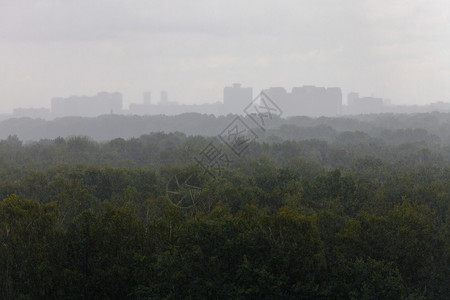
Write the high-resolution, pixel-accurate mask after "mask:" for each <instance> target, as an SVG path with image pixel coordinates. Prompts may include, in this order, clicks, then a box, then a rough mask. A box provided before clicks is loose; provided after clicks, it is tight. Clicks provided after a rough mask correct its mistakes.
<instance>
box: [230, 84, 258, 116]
mask: <svg viewBox="0 0 450 300" xmlns="http://www.w3.org/2000/svg"><path fill="white" fill-rule="evenodd" d="M252 100H253V89H252V88H250V87H246V88H243V87H241V84H239V83H234V84H233V86H227V87H225V88H224V89H223V109H224V112H223V113H224V114H228V113H234V114H241V113H242V111H243V110H244V109H245V107H246V106H247V105H248V104H249V103H251V102H252Z"/></svg>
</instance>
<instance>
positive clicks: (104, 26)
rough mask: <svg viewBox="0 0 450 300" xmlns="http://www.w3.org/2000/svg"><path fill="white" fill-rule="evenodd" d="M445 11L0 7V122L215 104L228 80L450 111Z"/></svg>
mask: <svg viewBox="0 0 450 300" xmlns="http://www.w3.org/2000/svg"><path fill="white" fill-rule="evenodd" d="M449 13H450V1H448V0H427V1H425V0H423V1H422V0H410V1H407V0H403V1H400V0H388V1H385V0H373V1H372V0H342V1H337V0H301V1H299V0H292V1H289V0H278V1H261V0H259V1H244V0H240V1H234V0H227V1H225V0H224V1H219V0H201V1H197V0H191V1H186V0H164V1H163V0H161V1H151V0H142V1H138V0H126V1H118V0H66V1H56V0H53V1H52V0H47V1H43V0H29V1H26V0H11V1H6V0H0V93H1V94H0V97H1V98H0V99H1V102H0V112H10V111H11V110H12V109H13V108H14V107H49V105H50V98H52V97H54V96H63V97H67V96H70V95H92V94H95V93H97V92H98V91H111V92H112V91H119V92H122V93H123V95H124V102H125V104H126V105H127V104H129V103H132V102H141V101H142V92H143V91H146V90H150V91H152V101H153V102H157V101H158V100H159V99H157V98H159V91H160V90H162V89H165V90H167V91H168V92H169V99H170V100H174V101H179V102H183V103H203V102H215V101H221V100H222V89H223V87H224V86H225V85H229V84H231V83H232V82H241V83H242V84H243V85H244V86H251V87H253V88H254V91H257V90H260V89H262V88H267V87H270V86H284V87H286V88H288V89H290V88H291V87H293V86H302V85H308V84H311V85H316V86H339V87H341V88H342V90H343V92H344V93H345V94H344V97H345V96H346V94H347V92H350V91H357V92H359V93H360V95H363V96H370V95H374V96H379V97H383V98H391V99H392V101H393V103H397V104H403V103H409V104H425V103H429V102H436V101H445V102H450V17H449Z"/></svg>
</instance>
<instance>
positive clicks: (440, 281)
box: [0, 118, 450, 299]
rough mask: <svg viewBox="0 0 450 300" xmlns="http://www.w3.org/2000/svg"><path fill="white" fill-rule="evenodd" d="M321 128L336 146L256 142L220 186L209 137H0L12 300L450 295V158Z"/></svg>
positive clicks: (1, 292)
mask: <svg viewBox="0 0 450 300" xmlns="http://www.w3.org/2000/svg"><path fill="white" fill-rule="evenodd" d="M291 122H293V123H294V124H295V122H306V123H308V122H313V121H312V120H309V119H301V120H296V119H295V118H294V119H293V120H291ZM327 122H331V121H330V120H328V121H327ZM405 122H406V121H405ZM311 126H317V124H312V125H311ZM336 126H341V127H342V128H343V127H345V126H344V124H340V125H339V124H338V125H336ZM292 128H293V127H286V128H283V129H282V130H284V131H285V132H286V134H291V135H293V134H295V131H294V130H293V129H292ZM344 129H345V128H344ZM316 130H317V134H319V133H321V134H323V135H326V134H329V135H336V141H335V142H332V143H328V142H326V141H323V140H322V141H319V140H305V141H299V142H294V141H284V142H281V143H262V144H258V143H255V144H252V145H251V147H249V149H248V151H247V152H246V153H245V155H243V157H241V158H235V159H234V161H233V162H232V164H231V166H230V168H228V169H224V170H222V173H221V176H220V177H217V178H211V177H208V176H207V175H205V174H204V170H203V169H202V168H201V167H199V166H196V165H194V164H192V161H190V159H191V158H192V157H193V156H194V155H196V154H197V153H198V152H199V151H200V150H201V149H202V147H204V144H205V143H207V142H208V139H206V138H203V137H186V136H185V135H183V134H179V133H176V134H162V133H155V134H150V135H147V136H142V137H141V138H139V139H131V140H123V139H116V140H112V141H110V142H107V143H103V144H102V143H97V142H93V141H90V140H89V139H87V138H81V137H73V138H70V139H67V140H66V139H62V138H58V139H55V140H50V141H41V142H39V143H35V144H30V145H23V144H22V143H21V141H20V140H18V139H17V138H15V137H10V138H8V139H7V140H6V141H1V142H0V167H1V168H0V196H1V200H0V298H1V299H448V298H449V296H450V288H449V285H448V283H447V282H448V278H449V276H450V219H449V217H450V204H449V203H450V184H449V182H450V171H449V170H450V164H449V161H448V158H445V155H440V154H439V153H441V154H442V149H441V148H440V147H439V146H436V147H434V146H432V147H431V146H430V147H429V148H427V147H428V146H424V145H419V144H414V141H412V140H407V142H408V143H413V144H408V145H405V144H400V145H398V146H387V145H386V144H384V142H380V141H376V140H373V139H372V138H370V137H369V136H368V135H367V134H365V133H360V132H349V133H341V134H338V133H336V132H335V131H333V130H330V128H328V127H318V128H315V129H314V130H312V131H311V132H309V131H302V134H307V133H308V134H313V133H315V132H316ZM419 133H420V134H422V135H423V136H424V137H426V136H427V135H426V134H425V133H424V132H422V131H420V132H419ZM383 134H384V135H385V138H386V139H387V138H393V139H397V138H398V136H397V135H404V136H409V134H410V132H409V131H405V132H403V131H399V132H397V131H395V132H391V133H388V132H384V133H383ZM409 138H412V137H409ZM427 143H428V145H431V144H432V143H433V140H428V142H427ZM405 157H408V159H405ZM338 166H339V167H338ZM175 175H177V176H178V178H190V180H191V183H192V184H194V183H195V185H197V186H199V187H201V191H199V192H198V193H197V194H195V200H194V201H193V205H192V206H191V207H189V208H185V209H181V208H180V207H176V206H175V205H174V204H173V202H171V201H169V200H168V198H167V194H166V187H167V183H168V182H169V181H170V180H173V178H174V176H175Z"/></svg>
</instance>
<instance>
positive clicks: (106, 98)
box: [51, 92, 122, 117]
mask: <svg viewBox="0 0 450 300" xmlns="http://www.w3.org/2000/svg"><path fill="white" fill-rule="evenodd" d="M51 105H52V107H51V110H52V114H53V115H55V116H60V117H63V116H84V117H95V116H99V115H105V114H113V113H121V112H122V94H120V93H106V92H101V93H98V94H97V95H95V96H92V97H87V96H72V97H69V98H53V99H52V104H51Z"/></svg>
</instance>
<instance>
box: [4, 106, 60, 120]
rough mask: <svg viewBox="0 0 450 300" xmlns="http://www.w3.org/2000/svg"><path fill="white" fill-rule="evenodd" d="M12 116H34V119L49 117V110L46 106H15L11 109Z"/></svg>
mask: <svg viewBox="0 0 450 300" xmlns="http://www.w3.org/2000/svg"><path fill="white" fill-rule="evenodd" d="M12 116H13V117H14V118H25V117H27V118H34V119H50V118H51V114H50V110H49V109H47V108H15V109H14V110H13V115H12Z"/></svg>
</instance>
